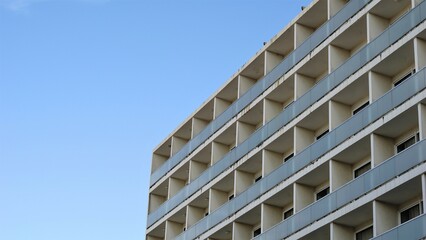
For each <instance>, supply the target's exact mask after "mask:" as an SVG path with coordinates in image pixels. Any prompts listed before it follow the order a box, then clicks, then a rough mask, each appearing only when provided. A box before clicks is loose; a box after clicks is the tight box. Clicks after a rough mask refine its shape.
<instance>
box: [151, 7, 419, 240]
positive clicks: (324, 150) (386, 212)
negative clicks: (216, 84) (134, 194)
mask: <svg viewBox="0 0 426 240" xmlns="http://www.w3.org/2000/svg"><path fill="white" fill-rule="evenodd" d="M283 4H285V3H284V2H283ZM425 19H426V2H425V1H423V0H314V1H313V2H312V3H311V4H310V5H309V6H307V7H306V8H304V9H303V10H302V11H301V13H300V14H299V15H298V16H297V17H296V18H295V19H294V20H293V21H292V22H291V23H290V24H288V25H287V27H285V28H284V29H283V30H282V31H281V32H280V33H279V34H277V35H276V36H275V37H274V38H273V39H272V40H271V41H269V42H267V43H266V44H265V45H264V46H263V48H262V49H261V50H260V51H259V52H258V53H257V54H256V55H255V56H254V57H253V58H252V59H250V60H249V61H248V63H246V64H245V65H244V66H243V67H242V68H241V69H240V70H239V71H238V72H237V73H235V74H234V75H233V77H231V78H230V79H229V80H228V81H227V82H226V83H225V84H224V85H223V86H222V87H221V88H220V89H219V90H218V91H217V92H216V93H215V94H214V95H213V96H211V97H210V98H209V99H208V100H207V101H206V102H205V103H204V104H203V105H202V106H201V107H200V108H199V109H198V110H196V111H195V112H194V113H193V114H192V115H191V116H190V117H189V118H188V119H187V120H186V121H185V122H184V123H183V124H181V125H180V126H179V127H178V128H177V129H176V130H175V131H174V132H173V133H171V134H170V136H169V137H168V138H167V139H165V140H164V141H163V142H162V143H161V144H160V145H159V146H158V147H157V148H156V149H154V151H153V155H152V174H151V182H150V189H149V211H148V212H149V213H148V218H147V229H146V237H147V239H148V240H155V239H252V238H254V239H284V238H285V239H333V240H338V239H344V240H346V239H356V240H361V239H370V238H373V239H404V240H408V239H421V238H424V237H425V236H426V215H425V214H424V209H425V204H426V201H425V200H426V174H425V173H426V140H425V139H426V69H425V66H426V21H425Z"/></svg>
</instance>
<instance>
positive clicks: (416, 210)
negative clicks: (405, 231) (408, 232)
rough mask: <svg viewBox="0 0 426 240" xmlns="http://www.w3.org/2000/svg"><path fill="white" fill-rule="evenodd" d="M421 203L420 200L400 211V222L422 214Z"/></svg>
mask: <svg viewBox="0 0 426 240" xmlns="http://www.w3.org/2000/svg"><path fill="white" fill-rule="evenodd" d="M422 205H423V202H420V203H418V204H416V205H414V206H412V207H410V208H408V209H406V210H404V211H402V212H401V214H400V216H401V224H402V223H405V222H406V221H408V220H410V219H413V218H415V217H417V216H419V215H420V214H422V212H423V209H422Z"/></svg>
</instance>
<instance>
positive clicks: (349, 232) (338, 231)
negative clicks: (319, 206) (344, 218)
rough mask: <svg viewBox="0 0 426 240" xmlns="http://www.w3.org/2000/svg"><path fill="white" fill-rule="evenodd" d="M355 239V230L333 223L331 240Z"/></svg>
mask: <svg viewBox="0 0 426 240" xmlns="http://www.w3.org/2000/svg"><path fill="white" fill-rule="evenodd" d="M347 239H354V229H353V228H352V227H348V226H344V225H340V224H337V223H333V222H332V223H331V225H330V240H347Z"/></svg>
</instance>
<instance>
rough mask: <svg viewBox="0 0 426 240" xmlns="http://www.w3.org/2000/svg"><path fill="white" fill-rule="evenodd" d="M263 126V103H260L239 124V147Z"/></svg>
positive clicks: (239, 120)
mask: <svg viewBox="0 0 426 240" xmlns="http://www.w3.org/2000/svg"><path fill="white" fill-rule="evenodd" d="M262 126H263V102H262V101H260V102H259V103H257V104H256V105H255V106H254V107H253V108H251V109H250V110H249V111H248V112H246V113H245V114H244V115H243V116H241V118H240V119H238V122H237V135H238V136H237V138H238V141H237V145H238V144H241V143H242V142H244V141H245V140H246V139H247V138H249V137H250V135H251V134H253V133H254V132H255V131H256V130H257V129H259V128H260V127H262Z"/></svg>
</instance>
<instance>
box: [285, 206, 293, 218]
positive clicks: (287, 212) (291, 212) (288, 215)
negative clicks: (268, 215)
mask: <svg viewBox="0 0 426 240" xmlns="http://www.w3.org/2000/svg"><path fill="white" fill-rule="evenodd" d="M283 215H284V216H283V218H284V219H287V218H289V217H291V216H292V215H293V208H292V209H290V210H287V211H285V212H284V214H283Z"/></svg>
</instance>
